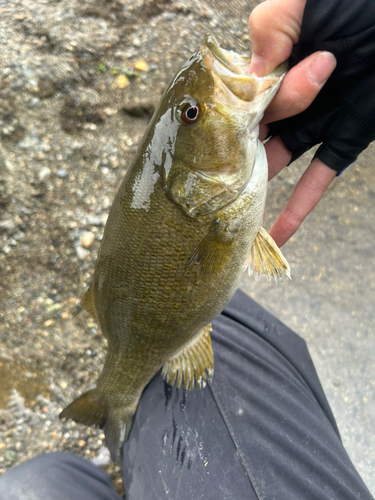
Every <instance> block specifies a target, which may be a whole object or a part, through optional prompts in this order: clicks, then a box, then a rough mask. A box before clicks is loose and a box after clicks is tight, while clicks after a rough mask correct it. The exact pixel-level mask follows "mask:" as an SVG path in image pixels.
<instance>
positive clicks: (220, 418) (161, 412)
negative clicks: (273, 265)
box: [0, 292, 373, 500]
mask: <svg viewBox="0 0 375 500" xmlns="http://www.w3.org/2000/svg"><path fill="white" fill-rule="evenodd" d="M212 340H213V349H214V355H215V375H214V381H213V383H212V384H209V385H208V386H207V387H206V388H205V389H203V390H200V391H191V392H186V391H183V390H181V389H179V390H178V389H176V388H175V387H173V388H171V387H170V386H168V385H167V384H166V383H165V382H164V381H163V379H162V378H161V377H160V375H157V376H156V377H154V379H153V380H152V381H151V383H150V384H149V386H148V387H147V388H146V390H145V392H144V394H143V396H142V399H141V402H140V405H139V408H138V411H137V415H136V418H135V421H134V425H133V429H132V431H131V434H130V437H129V440H128V441H127V442H126V443H125V445H124V447H123V453H122V455H123V462H122V464H123V476H124V484H125V491H126V498H127V500H158V499H164V498H170V499H173V500H196V499H199V498H202V499H205V500H209V499H215V500H224V499H226V500H242V499H248V500H252V499H262V500H304V499H313V500H326V499H327V500H328V499H337V500H352V499H360V500H370V499H373V497H372V496H371V494H370V493H369V491H368V489H367V488H366V486H365V485H364V483H363V481H362V480H361V478H360V477H359V475H358V473H357V471H356V470H355V468H354V466H353V464H352V463H351V461H350V459H349V457H348V455H347V453H346V451H345V449H344V448H343V446H342V443H341V440H340V436H339V432H338V430H337V426H336V422H335V420H334V417H333V415H332V412H331V410H330V407H329V405H328V402H327V400H326V398H325V396H324V393H323V390H322V387H321V385H320V383H319V380H318V377H317V375H316V372H315V369H314V366H313V364H312V361H311V358H310V356H309V354H308V351H307V349H306V345H305V342H304V341H303V340H302V339H301V338H300V337H298V336H297V335H296V334H295V333H293V332H292V331H291V330H289V329H288V328H287V327H286V326H285V325H283V324H282V323H280V322H279V321H278V320H277V319H276V318H274V317H273V316H272V315H271V314H269V313H267V312H266V311H265V310H264V309H262V308H261V307H260V306H259V305H258V304H256V303H255V302H253V301H252V300H251V299H249V298H248V297H247V296H245V295H244V294H243V293H241V292H237V294H236V295H235V297H234V299H233V300H232V302H231V303H230V304H229V305H228V307H227V308H226V309H225V310H224V312H223V313H222V314H221V315H220V316H219V317H218V318H217V319H216V320H215V321H214V323H213V332H212ZM23 498H25V499H26V498H27V500H34V499H38V500H39V499H40V500H41V499H43V500H63V499H64V500H65V499H66V500H68V499H69V500H73V499H74V500H75V499H80V498H84V499H87V500H99V499H106V500H111V499H119V498H120V497H119V496H118V495H117V494H116V493H115V492H114V490H113V489H112V487H111V486H110V481H109V478H108V476H107V475H106V474H105V473H104V472H103V471H101V470H100V469H97V468H96V467H95V466H93V465H92V464H90V463H89V462H87V461H85V460H83V459H80V458H78V457H74V456H73V455H70V454H65V453H56V454H50V455H45V456H42V457H37V458H35V459H33V460H31V461H29V462H26V463H24V464H22V465H20V466H19V467H16V468H14V469H13V470H11V471H10V472H8V473H6V474H5V475H4V476H3V477H2V478H1V479H0V500H16V499H17V500H21V499H23Z"/></svg>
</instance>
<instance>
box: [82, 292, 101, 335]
mask: <svg viewBox="0 0 375 500" xmlns="http://www.w3.org/2000/svg"><path fill="white" fill-rule="evenodd" d="M81 306H82V307H83V309H85V311H87V312H88V313H89V314H90V315H91V316H92V317H93V318H94V320H95V321H96V322H97V323H98V325H99V321H98V314H97V312H96V307H95V301H94V294H93V292H92V287H91V286H90V287H89V289H88V290H87V292H86V293H85V295H84V296H83V297H82V299H81Z"/></svg>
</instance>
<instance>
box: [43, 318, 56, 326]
mask: <svg viewBox="0 0 375 500" xmlns="http://www.w3.org/2000/svg"><path fill="white" fill-rule="evenodd" d="M54 324H55V322H54V320H53V319H47V321H45V322H44V326H52V325H54Z"/></svg>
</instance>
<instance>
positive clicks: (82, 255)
mask: <svg viewBox="0 0 375 500" xmlns="http://www.w3.org/2000/svg"><path fill="white" fill-rule="evenodd" d="M76 254H77V257H78V258H79V260H85V259H86V257H87V256H88V255H89V254H90V252H89V251H88V250H86V249H85V248H83V247H81V246H80V245H77V246H76Z"/></svg>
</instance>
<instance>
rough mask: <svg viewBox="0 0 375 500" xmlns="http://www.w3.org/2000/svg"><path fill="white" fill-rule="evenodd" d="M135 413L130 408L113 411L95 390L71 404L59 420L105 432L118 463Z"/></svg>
mask: <svg viewBox="0 0 375 500" xmlns="http://www.w3.org/2000/svg"><path fill="white" fill-rule="evenodd" d="M134 413H135V410H134V411H131V410H129V409H128V408H126V407H125V408H116V409H115V410H111V408H109V407H108V406H107V404H105V403H103V401H102V400H101V398H100V397H99V395H98V394H97V392H96V391H95V389H92V390H90V391H87V392H85V393H84V394H82V396H80V397H79V398H77V399H76V400H75V401H73V403H70V405H68V406H67V407H66V408H65V409H64V410H63V411H62V412H61V413H60V415H59V418H70V419H71V420H74V421H75V422H79V423H81V424H85V425H90V426H91V425H94V426H98V427H100V428H101V429H103V430H104V434H105V444H106V446H107V448H108V449H109V452H110V454H111V458H112V460H113V461H114V462H117V460H118V458H119V452H120V448H121V446H122V444H123V443H124V441H126V440H127V438H128V435H129V432H130V429H131V427H132V423H133V417H134Z"/></svg>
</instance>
